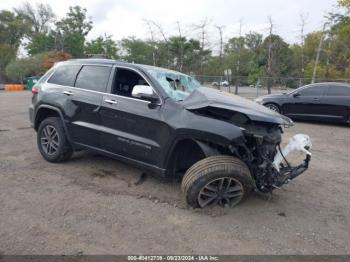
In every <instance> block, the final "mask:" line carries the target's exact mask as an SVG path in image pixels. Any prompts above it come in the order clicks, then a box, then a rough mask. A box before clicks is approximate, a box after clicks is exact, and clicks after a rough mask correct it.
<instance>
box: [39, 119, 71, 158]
mask: <svg viewBox="0 0 350 262" xmlns="http://www.w3.org/2000/svg"><path fill="white" fill-rule="evenodd" d="M47 130H51V131H47ZM48 132H51V133H52V134H53V133H54V132H56V133H57V136H55V135H52V136H54V137H51V138H50V139H48ZM46 141H47V143H46ZM49 141H50V142H49ZM49 143H50V145H51V146H48V144H49ZM37 144H38V148H39V151H40V153H41V155H42V156H43V157H44V158H45V159H46V160H47V161H49V162H52V163H59V162H63V161H66V160H68V159H69V158H70V157H71V156H72V154H73V150H72V148H71V146H70V144H69V142H68V140H67V137H66V134H65V131H64V127H63V124H62V121H61V119H60V118H59V117H48V118H46V119H44V120H43V121H42V122H41V123H40V125H39V128H38V133H37ZM48 147H49V148H48Z"/></svg>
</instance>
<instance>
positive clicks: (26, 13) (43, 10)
mask: <svg viewBox="0 0 350 262" xmlns="http://www.w3.org/2000/svg"><path fill="white" fill-rule="evenodd" d="M14 10H15V12H16V13H17V15H18V16H19V17H21V18H23V19H24V20H25V22H26V23H27V24H29V25H30V31H29V32H28V34H29V37H32V36H33V35H36V34H43V33H48V32H49V28H50V23H52V22H53V21H54V19H55V14H54V13H53V11H52V8H51V7H50V6H49V5H47V4H46V5H45V4H37V5H36V7H34V6H32V5H31V4H30V3H29V2H25V3H23V4H22V6H21V7H19V8H15V9H14Z"/></svg>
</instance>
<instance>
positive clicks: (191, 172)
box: [29, 59, 310, 207]
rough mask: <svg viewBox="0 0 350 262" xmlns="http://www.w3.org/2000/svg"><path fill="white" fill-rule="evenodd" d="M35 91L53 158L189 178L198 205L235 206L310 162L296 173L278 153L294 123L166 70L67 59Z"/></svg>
mask: <svg viewBox="0 0 350 262" xmlns="http://www.w3.org/2000/svg"><path fill="white" fill-rule="evenodd" d="M32 92H33V98H32V105H31V106H30V109H29V115H30V121H31V123H32V125H33V127H34V129H35V130H36V131H37V144H38V148H39V150H40V153H41V154H42V156H43V157H44V158H45V159H46V160H47V161H50V162H61V161H64V160H67V159H69V158H70V157H71V156H72V153H73V152H74V151H75V150H80V149H89V150H93V151H95V152H98V153H101V154H104V155H107V156H110V157H113V158H116V159H119V160H122V161H125V162H128V163H130V164H133V165H136V166H138V167H139V168H141V169H143V170H145V171H146V172H148V173H150V174H154V175H157V176H159V177H162V178H171V179H179V178H182V177H183V178H182V189H183V191H184V194H185V196H186V200H187V203H188V204H189V205H190V206H193V207H206V206H212V205H217V204H218V205H221V206H234V205H236V204H237V203H239V202H240V201H241V200H242V199H243V198H244V197H245V196H246V195H247V193H249V192H250V191H251V190H252V189H255V190H259V191H262V192H271V191H272V190H273V189H274V188H277V187H280V186H281V185H283V184H285V183H287V182H288V181H289V180H291V179H293V178H294V177H296V176H298V175H299V174H301V173H302V172H304V171H305V170H306V169H307V167H308V162H309V160H310V156H309V154H307V156H306V158H305V160H304V162H303V163H301V164H300V165H298V166H294V167H293V166H291V165H290V164H289V163H288V161H287V160H286V158H285V157H284V156H283V155H282V153H283V150H282V151H281V150H280V148H279V146H280V143H281V133H282V127H285V126H291V125H293V122H292V121H291V120H290V119H289V118H288V117H285V116H282V115H280V114H278V113H275V112H273V111H271V110H269V109H267V108H265V107H264V106H261V105H258V104H256V103H254V102H252V101H249V100H246V99H244V98H241V97H238V96H235V95H231V94H228V93H224V92H220V91H218V90H214V89H211V88H206V87H202V86H201V85H200V84H199V83H198V82H197V81H196V80H195V79H194V78H192V77H190V76H188V75H185V74H182V73H179V72H175V71H171V70H167V69H163V68H157V67H152V66H147V65H137V64H129V63H124V62H118V61H114V60H108V59H78V60H69V61H66V62H60V63H57V64H56V65H55V66H54V67H53V68H52V69H50V70H49V71H48V72H47V73H46V74H45V75H44V76H43V77H42V78H41V79H40V80H39V81H38V83H37V84H36V85H35V86H34V87H33V89H32ZM292 146H293V145H292ZM303 147H305V148H306V149H308V146H306V144H303ZM294 149H295V148H294ZM303 149H304V148H303ZM284 153H285V152H284ZM281 155H282V156H283V159H284V160H283V161H282V160H281V159H282V158H281ZM282 162H283V163H282Z"/></svg>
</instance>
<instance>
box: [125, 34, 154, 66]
mask: <svg viewBox="0 0 350 262" xmlns="http://www.w3.org/2000/svg"><path fill="white" fill-rule="evenodd" d="M121 48H122V53H123V55H122V58H123V59H124V60H126V61H128V62H131V63H138V64H152V60H153V59H152V53H153V46H152V45H151V44H149V43H148V42H146V41H143V40H141V39H137V38H135V37H129V38H124V39H122V40H121Z"/></svg>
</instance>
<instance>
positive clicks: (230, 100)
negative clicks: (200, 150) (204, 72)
mask: <svg viewBox="0 0 350 262" xmlns="http://www.w3.org/2000/svg"><path fill="white" fill-rule="evenodd" d="M183 105H184V107H185V108H186V109H187V110H196V109H200V108H204V107H207V106H210V107H217V108H223V109H228V110H232V111H235V112H240V113H243V114H245V115H246V116H247V117H249V118H250V119H251V120H252V121H260V122H269V123H275V124H280V125H293V121H292V120H291V119H289V118H288V117H286V116H283V115H280V114H278V113H276V112H274V111H272V110H270V109H268V108H266V107H265V106H262V105H259V104H257V103H255V102H253V101H250V100H248V99H245V98H243V97H240V96H237V95H233V94H230V93H226V92H222V91H218V90H215V89H213V88H207V87H200V88H197V89H196V90H194V91H193V92H192V93H191V94H190V95H189V96H188V97H187V98H186V99H185V100H184V101H183Z"/></svg>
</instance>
